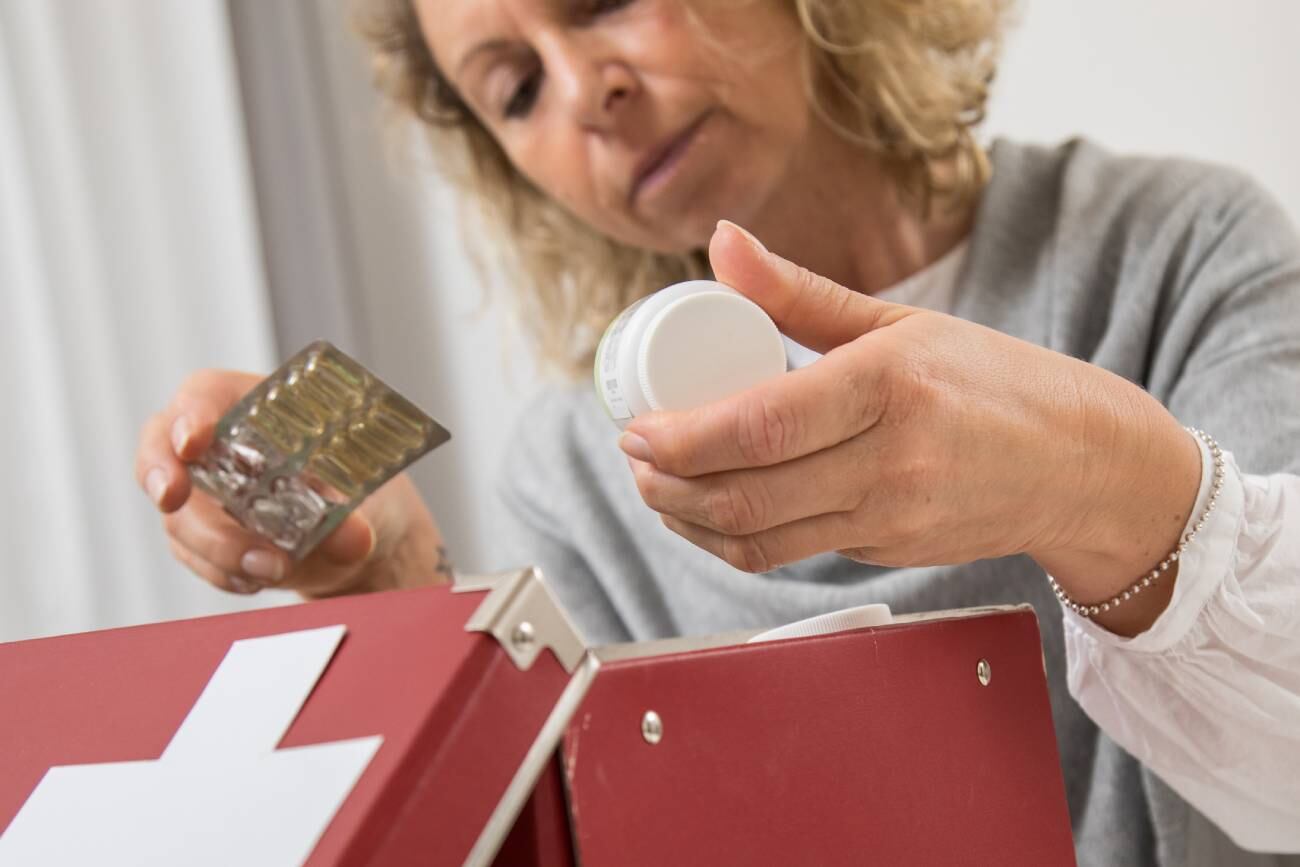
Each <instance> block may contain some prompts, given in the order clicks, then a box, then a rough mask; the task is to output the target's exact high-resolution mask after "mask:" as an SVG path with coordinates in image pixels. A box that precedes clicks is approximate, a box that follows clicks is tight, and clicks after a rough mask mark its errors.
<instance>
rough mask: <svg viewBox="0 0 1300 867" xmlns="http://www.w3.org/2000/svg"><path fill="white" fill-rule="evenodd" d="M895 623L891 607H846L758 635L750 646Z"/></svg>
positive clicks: (879, 604) (876, 605) (881, 605)
mask: <svg viewBox="0 0 1300 867" xmlns="http://www.w3.org/2000/svg"><path fill="white" fill-rule="evenodd" d="M893 622H894V615H893V614H892V613H891V612H890V610H889V606H888V605H884V604H881V603H876V604H874V605H859V606H858V607H856V608H845V609H843V610H842V611H832V612H830V613H829V614H818V615H817V616H816V617H809V618H807V619H805V620H796V621H795V622H794V623H787V624H786V625H785V626H778V627H776V628H775V629H769V630H768V631H767V632H762V633H759V634H758V635H755V636H754V637H753V638H751V639H749V641H748V642H746V643H747V644H758V643H760V642H763V641H780V640H781V639H783V638H807V637H809V636H811V635H829V634H831V633H833V632H844V631H846V630H849V629H862V628H864V627H867V626H884V625H885V624H888V623H893Z"/></svg>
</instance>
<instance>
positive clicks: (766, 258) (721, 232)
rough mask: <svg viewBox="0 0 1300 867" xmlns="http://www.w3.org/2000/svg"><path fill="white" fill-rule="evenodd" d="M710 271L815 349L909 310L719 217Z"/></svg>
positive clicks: (854, 335) (845, 339)
mask: <svg viewBox="0 0 1300 867" xmlns="http://www.w3.org/2000/svg"><path fill="white" fill-rule="evenodd" d="M709 262H710V264H711V265H712V266H713V273H714V276H715V277H716V278H717V279H718V280H719V281H720V282H722V283H725V284H727V285H728V286H731V287H732V288H733V289H735V290H736V291H737V292H740V293H741V294H742V295H744V296H746V297H747V298H749V299H750V300H751V301H753V302H754V303H755V304H757V305H758V306H759V307H762V308H763V309H764V310H766V311H767V315H769V316H771V317H772V321H773V322H775V323H776V326H777V328H779V329H780V330H781V332H782V333H784V334H785V335H787V336H788V337H790V338H792V339H793V340H795V341H797V342H799V343H802V344H803V345H804V346H807V347H809V348H810V349H815V350H817V351H818V352H829V351H830V350H832V349H834V348H835V347H837V346H840V345H842V344H845V343H848V342H849V341H851V340H854V339H856V338H858V337H861V336H862V335H863V334H866V333H867V332H868V331H874V330H875V329H877V328H882V327H884V326H886V325H889V324H890V323H893V322H896V321H898V320H899V319H901V318H903V317H905V316H908V315H910V314H912V313H914V312H915V310H914V309H913V308H911V307H905V306H903V305H901V304H890V303H888V302H885V301H877V300H876V299H874V298H872V297H871V296H869V295H865V294H863V293H861V292H854V291H852V290H850V289H846V288H845V287H843V286H841V285H839V284H838V283H836V282H834V281H832V280H828V279H826V278H825V277H821V276H818V275H816V274H814V273H812V272H811V271H809V270H808V269H806V268H802V267H800V266H798V265H796V264H794V263H793V262H790V261H788V260H787V259H783V258H781V257H780V256H778V255H776V254H775V253H770V252H768V250H767V249H766V248H765V247H764V246H763V245H762V244H761V243H759V241H758V239H757V238H755V237H754V236H753V235H751V234H749V233H748V232H746V231H745V230H744V229H742V228H740V227H739V226H737V225H736V224H735V223H730V222H728V221H726V220H722V221H721V222H719V223H718V227H717V229H716V230H715V231H714V233H713V238H712V239H711V240H710V242H709Z"/></svg>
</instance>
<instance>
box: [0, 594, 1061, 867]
mask: <svg viewBox="0 0 1300 867" xmlns="http://www.w3.org/2000/svg"><path fill="white" fill-rule="evenodd" d="M335 624H342V625H344V626H345V627H346V634H345V636H344V638H343V639H342V641H341V643H340V644H339V645H338V647H337V650H336V651H335V652H334V655H333V657H332V659H331V660H330V662H329V664H328V667H327V668H326V669H325V670H324V673H323V674H322V675H321V676H320V679H319V681H317V682H316V684H315V687H314V689H312V691H311V692H310V695H309V696H308V697H307V699H306V701H305V703H303V704H302V706H301V710H300V711H299V712H298V713H297V715H296V717H295V718H294V719H293V721H292V723H291V724H290V726H289V728H288V730H287V732H286V733H285V734H284V737H283V738H282V739H281V740H280V741H279V744H278V749H281V750H289V749H291V748H294V747H300V746H305V745H310V744H325V743H330V742H336V741H344V740H348V739H353V738H365V737H369V736H374V735H381V736H382V739H383V740H382V745H380V746H379V747H378V749H377V751H376V752H375V753H374V754H373V757H372V758H371V759H370V761H369V764H368V765H366V766H365V770H364V771H363V772H361V775H360V777H359V778H358V780H357V782H356V783H355V785H354V786H353V787H352V788H351V790H350V792H349V793H348V794H347V796H346V798H345V799H344V800H343V802H342V806H341V807H340V808H339V809H338V810H337V812H336V813H335V814H334V815H333V818H332V820H331V821H330V822H329V824H328V826H327V827H326V828H325V830H324V832H323V834H321V835H320V836H319V838H318V839H317V840H316V842H315V845H314V848H313V849H311V851H310V856H309V857H308V858H307V861H306V863H307V864H308V865H311V867H361V865H379V867H390V865H392V867H395V865H453V864H456V865H459V864H481V865H488V864H502V865H548V867H549V865H576V864H582V865H584V867H603V865H622V867H627V865H642V864H645V865H726V864H773V865H776V864H780V865H786V864H790V865H795V864H797V865H804V864H819V865H834V864H845V865H849V864H852V865H860V864H891V865H892V864H906V865H952V864H996V865H1019V864H1023V865H1035V867H1043V865H1070V864H1074V863H1075V861H1074V849H1073V843H1072V839H1071V834H1070V825H1069V815H1068V812H1067V809H1066V803H1065V793H1064V787H1063V784H1062V779H1061V770H1060V764H1059V759H1058V756H1057V749H1056V742H1055V739H1054V734H1053V728H1052V721H1051V715H1050V707H1049V704H1048V693H1047V686H1046V682H1045V677H1044V671H1043V661H1042V653H1041V646H1040V639H1039V633H1038V625H1037V620H1036V619H1035V616H1034V614H1033V612H1032V610H1031V609H1029V608H1028V607H1013V608H996V609H979V610H966V611H954V612H940V613H935V614H928V615H908V616H900V617H896V618H895V620H894V622H893V623H891V624H889V625H884V626H878V627H872V628H865V629H857V630H852V631H847V632H839V633H834V634H830V635H821V636H814V637H808V638H794V639H787V640H782V641H774V642H769V643H757V644H745V643H744V640H745V639H746V638H747V637H749V636H747V635H730V636H713V637H709V638H703V639H672V640H665V641H660V642H649V643H643V644H632V645H615V646H610V647H603V648H589V647H585V646H584V645H583V644H582V642H581V640H580V639H579V637H578V634H577V633H576V632H575V631H574V629H573V628H572V626H571V625H570V624H569V622H568V620H567V619H566V617H565V615H564V614H563V612H562V611H561V609H560V607H559V605H558V603H557V602H556V600H555V598H554V596H553V595H552V594H551V592H550V590H549V589H548V588H547V587H546V585H545V583H544V582H543V581H542V580H541V578H540V576H539V575H538V573H537V572H536V571H535V570H523V571H520V572H518V573H511V574H507V575H502V576H493V577H487V578H468V579H463V580H458V582H457V584H456V585H455V586H454V587H437V588H430V589H424V590H413V591H398V592H391V593H380V594H374V595H367V596H353V597H345V598H338V599H330V600H324V601H318V602H311V603H307V604H302V605H294V606H288V607H283V608H273V609H267V610H261V611H255V612H249V613H242V614H235V615H226V616H218V617H207V618H201V619H196V620H187V621H178V622H172V623H161V624H154V625H148V626H140V627H134V628H128V629H116V630H108V631H104V632H95V633H87V634H82V635H70V636H64V637H58V638H49V639H39V640H34V641H24V642H17V643H12V644H6V645H0V697H2V698H0V701H2V702H3V709H0V834H2V833H3V829H5V828H6V827H7V826H8V825H9V824H10V823H11V822H12V821H13V820H14V817H15V816H16V815H18V813H19V811H20V810H21V809H22V808H23V806H24V804H25V803H26V802H27V800H28V798H29V797H31V796H32V793H33V792H34V791H35V790H36V788H37V786H38V784H40V783H41V781H42V778H43V777H44V776H45V775H46V774H47V772H48V771H49V770H50V768H52V767H55V766H66V765H90V764H96V763H105V762H134V761H146V760H153V759H158V758H159V756H160V755H162V754H163V751H164V750H165V749H166V748H167V745H168V743H169V741H171V739H172V737H173V735H175V734H176V732H177V730H178V727H179V726H180V725H181V724H182V722H183V721H184V720H185V719H186V717H187V714H189V712H190V710H191V708H193V707H194V706H195V702H196V699H197V698H198V696H199V695H200V694H201V693H203V691H204V689H205V686H206V685H207V684H208V682H209V680H210V679H211V678H212V676H213V673H214V671H215V670H216V669H217V667H218V666H219V664H221V663H222V660H223V658H224V657H225V656H226V654H227V652H228V651H230V649H231V646H232V643H233V642H236V641H239V640H241V639H249V638H255V637H258V636H267V635H274V634H279V633H288V632H294V631H297V630H307V629H312V628H315V627H324V626H330V625H335ZM75 832H76V828H75V827H69V828H68V829H67V833H75ZM230 832H231V833H238V829H230ZM2 842H3V837H2V836H0V843H2ZM0 851H3V849H2V848H0ZM174 863H177V864H183V863H186V858H185V857H184V853H177V859H176V861H175V862H174Z"/></svg>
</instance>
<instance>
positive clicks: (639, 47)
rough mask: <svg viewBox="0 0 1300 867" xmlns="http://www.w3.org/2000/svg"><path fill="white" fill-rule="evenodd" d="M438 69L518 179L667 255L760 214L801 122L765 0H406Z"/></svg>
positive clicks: (787, 60) (788, 43)
mask: <svg viewBox="0 0 1300 867" xmlns="http://www.w3.org/2000/svg"><path fill="white" fill-rule="evenodd" d="M416 4H417V10H418V11H419V14H420V20H421V25H422V28H423V30H424V34H425V38H426V40H427V41H428V43H429V46H430V48H431V49H432V51H433V55H434V58H435V59H436V60H437V63H438V66H439V68H440V69H441V70H442V71H443V73H444V74H445V75H446V76H447V77H448V79H449V80H450V81H451V82H452V83H453V84H454V86H455V87H456V89H457V91H458V92H459V93H460V94H461V96H462V98H463V99H464V100H465V101H466V103H468V105H469V106H470V107H471V108H472V109H473V111H474V112H475V113H476V114H477V116H478V117H479V118H480V120H481V121H482V122H483V124H484V125H486V127H487V128H488V129H489V130H490V131H491V132H492V134H493V135H494V136H495V137H496V139H497V140H498V141H499V142H500V143H501V146H502V148H504V150H505V152H506V154H507V155H508V156H509V158H510V160H511V161H512V162H513V163H514V165H515V166H516V167H517V168H518V169H519V171H521V172H522V173H523V174H524V175H526V176H527V177H528V178H530V179H531V180H532V181H533V183H534V184H536V185H537V186H538V187H539V188H540V189H542V190H543V191H544V192H546V193H547V194H549V195H550V196H551V197H552V198H554V199H556V200H557V201H559V202H560V203H562V204H563V205H564V206H566V207H567V208H568V209H569V210H570V211H572V212H573V213H574V214H576V215H577V216H578V217H580V218H581V219H583V220H584V221H585V222H587V223H589V224H590V225H592V226H594V227H596V228H597V229H598V230H599V231H601V232H604V233H605V234H607V235H610V236H612V237H614V238H617V239H618V240H620V241H623V242H625V243H628V244H633V245H635V246H639V247H645V248H650V249H654V250H659V251H663V252H683V251H686V250H689V249H694V248H698V247H702V246H704V245H705V244H706V243H707V241H708V238H709V236H710V234H711V233H712V231H713V227H714V225H715V224H716V222H717V221H718V220H719V219H722V218H726V219H730V220H734V221H736V222H738V223H740V224H741V225H749V226H755V225H759V224H761V223H762V222H763V221H762V216H763V210H764V207H765V204H767V203H768V202H769V201H771V200H772V199H773V198H774V197H775V195H776V193H777V191H778V190H779V189H780V188H781V185H782V184H783V183H786V182H788V179H789V176H790V174H791V171H792V167H793V166H794V165H795V162H796V157H797V156H798V155H799V153H800V149H801V145H802V143H803V142H804V140H805V138H806V136H807V132H808V127H809V123H810V120H809V111H808V101H807V98H806V96H805V94H804V88H803V83H802V81H803V79H802V75H801V67H800V60H799V57H800V55H799V51H800V48H799V45H800V30H799V24H798V22H797V21H796V20H794V18H793V17H792V16H791V15H790V13H789V12H788V11H786V10H784V9H782V8H780V6H778V4H776V3H774V2H771V0H702V2H701V0H697V2H693V3H690V4H689V5H690V8H689V9H688V0H416Z"/></svg>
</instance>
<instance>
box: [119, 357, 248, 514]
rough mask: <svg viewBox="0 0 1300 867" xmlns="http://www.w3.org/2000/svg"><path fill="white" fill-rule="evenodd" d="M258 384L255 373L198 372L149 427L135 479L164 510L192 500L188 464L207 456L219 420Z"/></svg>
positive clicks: (140, 448)
mask: <svg viewBox="0 0 1300 867" xmlns="http://www.w3.org/2000/svg"><path fill="white" fill-rule="evenodd" d="M257 382H258V377H257V376H256V375H255V374H251V373H235V372H232V371H206V370H205V371H199V372H198V373H195V374H193V375H192V376H190V377H189V379H187V380H186V381H185V383H184V384H183V385H182V386H181V388H180V390H179V391H178V392H177V395H176V397H175V398H174V399H173V400H172V403H171V405H170V406H169V407H167V409H165V410H163V411H162V412H160V413H158V414H156V415H154V416H153V417H152V418H150V419H149V420H148V421H147V422H146V423H145V425H144V427H143V429H142V430H141V432H140V441H139V444H138V445H137V448H136V460H135V477H136V481H137V483H138V484H139V485H140V487H141V488H143V489H144V491H145V493H147V494H148V495H149V498H150V499H151V500H153V501H154V504H155V505H156V506H157V507H158V508H159V509H160V510H161V511H163V512H164V513H167V512H174V511H175V510H177V509H179V508H180V507H181V506H182V505H184V504H185V502H186V501H187V500H188V499H189V496H190V491H191V485H190V476H189V472H188V471H187V470H186V468H185V466H184V464H185V462H189V461H193V460H196V459H197V458H198V457H199V456H200V455H201V454H202V453H203V451H204V449H206V448H207V447H208V446H209V445H210V444H211V442H212V435H213V432H214V431H215V429H216V423H217V421H218V420H219V419H220V418H221V416H222V415H223V414H224V413H225V412H226V410H228V409H229V408H230V407H231V406H233V405H234V404H235V403H236V402H237V401H238V400H239V398H240V397H242V396H243V395H244V394H245V393H247V391H248V390H249V389H251V388H252V387H253V386H254V385H256V384H257Z"/></svg>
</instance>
